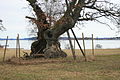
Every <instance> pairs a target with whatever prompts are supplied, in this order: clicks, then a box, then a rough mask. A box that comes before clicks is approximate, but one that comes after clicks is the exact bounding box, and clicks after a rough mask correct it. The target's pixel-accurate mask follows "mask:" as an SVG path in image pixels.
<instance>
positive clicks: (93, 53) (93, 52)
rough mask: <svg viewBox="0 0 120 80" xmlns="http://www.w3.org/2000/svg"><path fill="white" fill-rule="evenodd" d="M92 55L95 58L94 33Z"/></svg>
mask: <svg viewBox="0 0 120 80" xmlns="http://www.w3.org/2000/svg"><path fill="white" fill-rule="evenodd" d="M92 55H93V59H94V55H95V51H94V38H93V34H92Z"/></svg>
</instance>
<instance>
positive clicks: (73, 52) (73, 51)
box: [67, 31, 76, 60]
mask: <svg viewBox="0 0 120 80" xmlns="http://www.w3.org/2000/svg"><path fill="white" fill-rule="evenodd" d="M67 35H68V40H69V43H70V47H71V51H72V54H73V58H74V60H76V56H75V50H74V49H73V45H72V42H71V39H70V34H69V31H67Z"/></svg>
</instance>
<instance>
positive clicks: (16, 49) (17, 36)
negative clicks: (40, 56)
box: [16, 36, 18, 57]
mask: <svg viewBox="0 0 120 80" xmlns="http://www.w3.org/2000/svg"><path fill="white" fill-rule="evenodd" d="M16 57H18V36H17V39H16Z"/></svg>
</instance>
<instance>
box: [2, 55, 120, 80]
mask: <svg viewBox="0 0 120 80" xmlns="http://www.w3.org/2000/svg"><path fill="white" fill-rule="evenodd" d="M71 58H72V57H68V58H67V60H71ZM81 59H83V57H81V58H80V59H79V60H77V62H76V61H72V62H64V63H44V64H43V63H42V64H37V65H13V64H4V63H0V80H120V55H118V54H117V55H104V56H103V55H102V56H98V55H97V56H96V60H95V61H88V62H84V61H82V60H81Z"/></svg>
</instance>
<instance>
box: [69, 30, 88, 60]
mask: <svg viewBox="0 0 120 80" xmlns="http://www.w3.org/2000/svg"><path fill="white" fill-rule="evenodd" d="M71 31H72V33H73V36H74V38H75V40H76V42H77V44H78V46H79V48H80V50H81V52H82V54H83V56H84V58H85V61H87V58H86V55H85V54H84V52H83V50H82V48H81V46H80V44H79V42H78V39H77V37H76V35H75V33H74V31H73V29H71Z"/></svg>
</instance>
